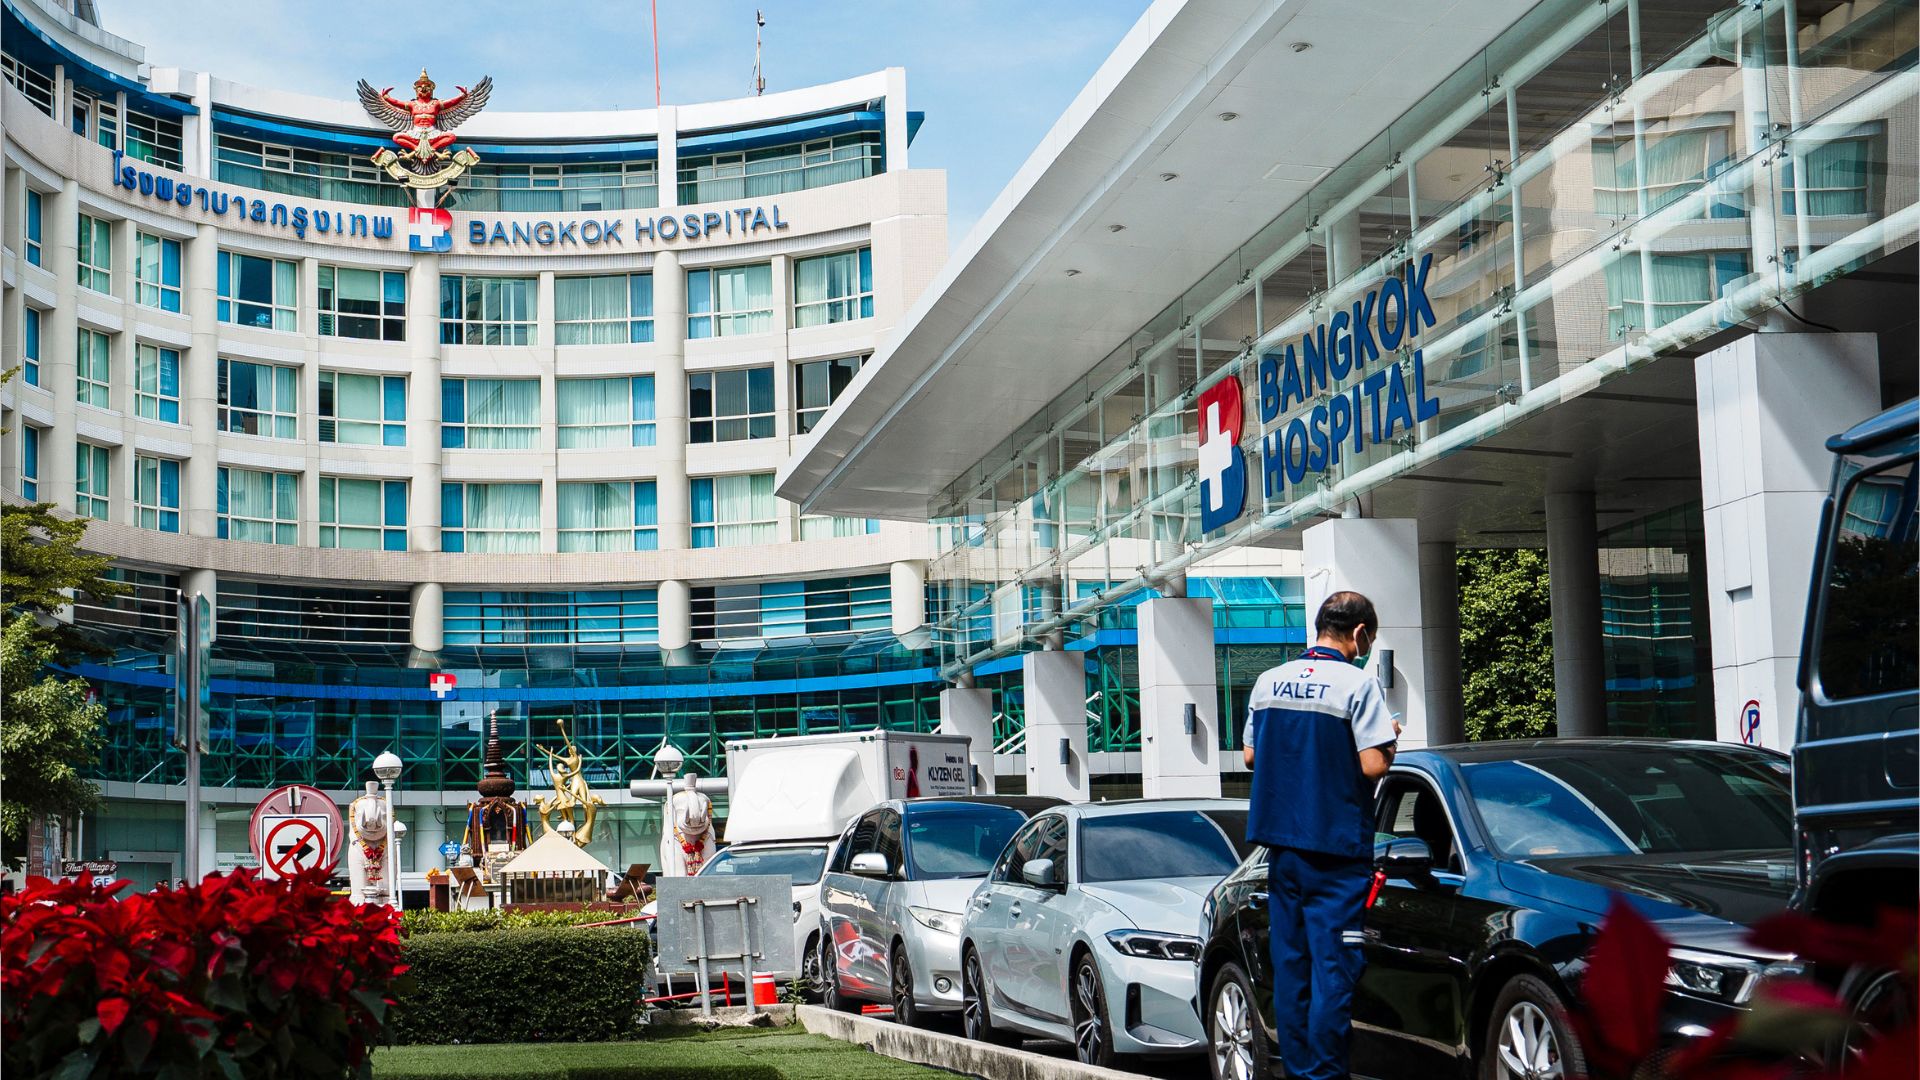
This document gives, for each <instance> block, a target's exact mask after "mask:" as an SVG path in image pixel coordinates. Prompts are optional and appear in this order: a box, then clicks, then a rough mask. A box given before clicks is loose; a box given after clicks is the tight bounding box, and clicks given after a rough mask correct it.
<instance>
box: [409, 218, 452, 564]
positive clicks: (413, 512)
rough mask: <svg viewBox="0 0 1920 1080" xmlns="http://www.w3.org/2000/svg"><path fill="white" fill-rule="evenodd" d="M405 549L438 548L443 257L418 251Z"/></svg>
mask: <svg viewBox="0 0 1920 1080" xmlns="http://www.w3.org/2000/svg"><path fill="white" fill-rule="evenodd" d="M407 346H408V352H409V353H411V354H412V360H413V366H412V370H411V372H410V373H409V377H408V379H407V457H408V458H409V459H410V460H411V461H412V464H413V479H412V481H411V482H410V483H409V484H408V485H407V550H409V551H439V550H440V476H441V471H440V469H441V455H440V423H441V421H442V420H443V419H444V417H442V416H441V415H440V358H441V353H440V256H438V255H415V256H414V257H413V265H412V266H410V267H408V269H407Z"/></svg>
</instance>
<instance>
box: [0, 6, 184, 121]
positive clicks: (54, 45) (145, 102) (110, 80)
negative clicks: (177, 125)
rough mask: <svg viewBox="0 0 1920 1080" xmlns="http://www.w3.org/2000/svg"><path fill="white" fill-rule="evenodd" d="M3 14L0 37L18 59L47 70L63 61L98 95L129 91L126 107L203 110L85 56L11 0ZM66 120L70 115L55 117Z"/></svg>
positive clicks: (180, 112) (172, 112)
mask: <svg viewBox="0 0 1920 1080" xmlns="http://www.w3.org/2000/svg"><path fill="white" fill-rule="evenodd" d="M4 16H5V17H4V18H0V37H4V38H5V39H6V42H7V52H9V53H11V54H12V55H13V56H14V57H15V58H16V59H19V60H24V61H26V62H27V63H29V64H31V65H33V66H34V67H37V68H42V69H44V70H45V71H46V72H47V74H52V73H53V66H54V65H55V64H61V65H64V66H65V68H66V73H67V78H69V79H72V80H73V81H74V82H75V83H77V84H79V85H80V86H81V87H82V88H83V89H87V90H91V91H93V92H94V94H95V95H96V96H100V97H109V98H110V97H112V96H113V95H114V94H116V93H121V92H124V93H125V94H126V95H127V107H128V108H129V109H132V110H133V111H134V112H143V113H147V114H149V115H154V114H158V115H161V116H197V115H199V112H200V110H199V109H197V108H195V107H194V106H193V104H192V103H190V102H185V101H180V100H178V99H175V98H170V97H165V96H163V95H160V94H156V93H153V92H152V91H150V90H148V89H147V88H146V87H144V86H142V85H140V84H139V83H137V82H135V81H133V80H132V79H129V78H127V77H126V76H124V75H116V74H115V73H113V72H111V71H108V70H107V69H106V68H103V67H100V66H98V65H96V64H94V63H93V62H92V61H90V60H86V59H83V58H82V57H81V56H80V55H79V54H77V53H74V52H72V51H70V50H69V49H68V48H67V47H66V46H64V45H62V44H60V43H59V42H57V41H55V40H53V38H52V37H51V36H49V35H48V34H47V32H46V31H44V30H42V29H40V28H39V27H37V26H35V25H33V24H32V23H30V22H28V21H27V20H26V18H25V16H23V15H21V14H20V10H19V9H18V8H16V7H14V5H13V2H12V0H5V3H4ZM55 119H56V120H58V121H60V122H61V123H62V124H65V123H66V122H67V120H68V118H67V117H64V116H62V117H55Z"/></svg>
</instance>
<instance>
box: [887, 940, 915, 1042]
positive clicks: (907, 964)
mask: <svg viewBox="0 0 1920 1080" xmlns="http://www.w3.org/2000/svg"><path fill="white" fill-rule="evenodd" d="M890 966H891V968H892V971H893V977H892V979H891V980H890V993H889V994H888V998H889V999H890V1000H891V1001H892V1003H893V1020H894V1023H896V1024H905V1025H907V1026H908V1027H918V1026H919V1023H920V1010H919V1009H918V1008H917V1007H915V1006H914V1004H913V961H911V960H909V959H907V944H906V942H904V941H896V942H894V943H893V963H892V965H890Z"/></svg>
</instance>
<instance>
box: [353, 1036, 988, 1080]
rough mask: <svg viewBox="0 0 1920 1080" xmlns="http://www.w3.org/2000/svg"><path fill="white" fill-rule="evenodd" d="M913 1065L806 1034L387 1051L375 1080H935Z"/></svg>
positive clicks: (931, 1072)
mask: <svg viewBox="0 0 1920 1080" xmlns="http://www.w3.org/2000/svg"><path fill="white" fill-rule="evenodd" d="M951 1075H952V1074H951V1073H946V1072H942V1071H940V1070H938V1069H929V1068H927V1067H925V1066H922V1065H912V1064H909V1063H907V1062H904V1061H895V1060H894V1059H893V1058H890V1057H886V1056H884V1055H881V1054H876V1053H873V1052H872V1051H870V1050H867V1049H865V1048H863V1047H859V1046H854V1045H852V1044H850V1043H843V1042H840V1041H839V1040H837V1039H829V1038H827V1037H826V1036H824V1035H809V1034H807V1033H805V1032H804V1031H802V1030H801V1029H800V1028H798V1027H787V1028H739V1029H728V1030H725V1031H715V1032H687V1033H680V1032H674V1033H671V1034H657V1035H649V1036H648V1037H646V1038H644V1039H638V1040H635V1041H633V1042H600V1043H484V1044H469V1045H465V1046H383V1047H381V1048H380V1049H378V1050H376V1051H374V1054H373V1076H374V1080H702V1078H707V1077H712V1078H716V1080H717V1078H720V1077H726V1078H727V1080H932V1078H934V1077H950V1076H951Z"/></svg>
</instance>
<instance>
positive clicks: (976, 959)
mask: <svg viewBox="0 0 1920 1080" xmlns="http://www.w3.org/2000/svg"><path fill="white" fill-rule="evenodd" d="M960 1032H961V1034H963V1035H965V1036H966V1037H967V1038H969V1039H972V1040H973V1041H975V1042H984V1043H994V1044H995V1045H998V1046H1018V1045H1020V1037H1019V1036H1018V1035H1015V1034H1013V1033H1011V1032H1007V1031H1000V1030H998V1029H996V1028H995V1027H994V1026H993V1014H992V1013H990V1012H988V1011H987V979H986V972H985V970H983V968H982V967H981V964H980V954H979V953H977V952H975V951H974V949H973V946H971V945H969V946H967V949H966V955H965V956H963V957H961V960H960Z"/></svg>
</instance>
